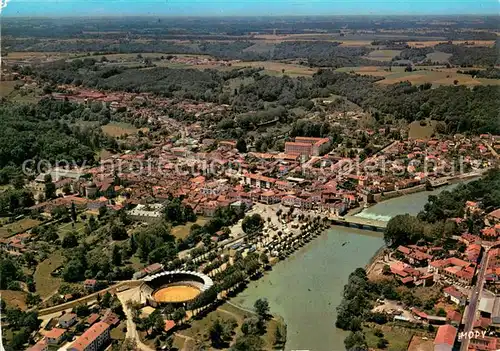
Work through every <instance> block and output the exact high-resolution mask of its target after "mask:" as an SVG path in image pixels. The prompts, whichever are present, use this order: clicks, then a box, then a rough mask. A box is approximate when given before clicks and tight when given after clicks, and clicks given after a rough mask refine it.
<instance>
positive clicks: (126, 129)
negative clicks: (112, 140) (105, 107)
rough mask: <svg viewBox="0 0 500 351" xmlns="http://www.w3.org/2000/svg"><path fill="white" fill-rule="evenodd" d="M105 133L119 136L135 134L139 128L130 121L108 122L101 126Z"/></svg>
mask: <svg viewBox="0 0 500 351" xmlns="http://www.w3.org/2000/svg"><path fill="white" fill-rule="evenodd" d="M101 129H102V131H103V132H104V133H105V134H108V135H110V136H113V137H119V136H122V135H124V134H128V135H132V134H136V133H137V132H138V131H139V130H138V129H137V128H136V127H134V126H133V125H132V124H130V123H124V122H110V123H108V124H106V125H104V126H102V127H101Z"/></svg>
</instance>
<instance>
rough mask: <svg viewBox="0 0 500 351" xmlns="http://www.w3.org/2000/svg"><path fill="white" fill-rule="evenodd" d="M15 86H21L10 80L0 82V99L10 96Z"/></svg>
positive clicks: (17, 82)
mask: <svg viewBox="0 0 500 351" xmlns="http://www.w3.org/2000/svg"><path fill="white" fill-rule="evenodd" d="M17 84H22V82H19V81H15V80H11V81H1V82H0V98H3V97H6V96H8V95H10V93H12V92H13V91H14V87H15V86H16V85H17Z"/></svg>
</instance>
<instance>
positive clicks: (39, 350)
mask: <svg viewBox="0 0 500 351" xmlns="http://www.w3.org/2000/svg"><path fill="white" fill-rule="evenodd" d="M48 350H49V345H48V344H47V342H46V341H45V340H43V339H42V340H40V341H39V342H37V343H36V344H35V345H33V346H31V347H30V348H28V349H26V351H48Z"/></svg>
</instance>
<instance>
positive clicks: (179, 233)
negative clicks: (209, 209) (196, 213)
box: [172, 217, 208, 239]
mask: <svg viewBox="0 0 500 351" xmlns="http://www.w3.org/2000/svg"><path fill="white" fill-rule="evenodd" d="M207 222H208V218H204V217H198V218H197V219H196V222H194V223H186V224H184V225H178V226H175V227H173V228H172V235H173V236H175V237H176V238H177V239H185V238H186V237H187V236H188V235H189V230H190V229H191V227H192V226H193V224H195V223H196V224H198V225H200V226H202V225H204V224H205V223H207Z"/></svg>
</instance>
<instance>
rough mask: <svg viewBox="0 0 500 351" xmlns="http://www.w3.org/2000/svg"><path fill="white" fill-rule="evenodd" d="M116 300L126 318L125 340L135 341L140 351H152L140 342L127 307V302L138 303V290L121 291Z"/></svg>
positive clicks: (130, 312)
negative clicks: (118, 301) (120, 304)
mask: <svg viewBox="0 0 500 351" xmlns="http://www.w3.org/2000/svg"><path fill="white" fill-rule="evenodd" d="M116 296H117V297H118V300H120V302H121V303H122V306H123V311H124V312H125V316H126V317H127V334H126V336H125V337H126V338H127V339H132V340H135V342H136V345H137V348H138V349H139V350H142V351H154V350H153V349H152V348H150V347H149V346H147V345H146V344H144V343H143V342H142V341H141V338H140V336H139V333H138V332H137V328H136V326H135V323H134V320H133V315H132V311H131V310H130V308H128V306H127V301H129V300H132V301H140V288H134V289H130V290H127V291H123V292H121V293H118V294H116Z"/></svg>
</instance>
